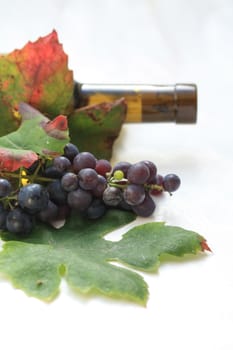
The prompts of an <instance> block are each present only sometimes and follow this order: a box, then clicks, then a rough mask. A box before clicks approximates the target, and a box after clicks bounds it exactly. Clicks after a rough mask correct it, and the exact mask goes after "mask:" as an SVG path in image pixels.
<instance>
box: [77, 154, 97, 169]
mask: <svg viewBox="0 0 233 350" xmlns="http://www.w3.org/2000/svg"><path fill="white" fill-rule="evenodd" d="M95 167H96V159H95V157H94V155H93V154H92V153H90V152H80V153H79V154H77V155H76V156H75V157H74V159H73V169H74V172H75V173H76V174H78V173H79V171H80V170H81V169H84V168H92V169H95Z"/></svg>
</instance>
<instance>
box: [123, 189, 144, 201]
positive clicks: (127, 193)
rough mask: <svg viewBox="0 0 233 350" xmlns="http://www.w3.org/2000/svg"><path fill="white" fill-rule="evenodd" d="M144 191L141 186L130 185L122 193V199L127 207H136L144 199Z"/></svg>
mask: <svg viewBox="0 0 233 350" xmlns="http://www.w3.org/2000/svg"><path fill="white" fill-rule="evenodd" d="M145 195H146V194H145V189H144V186H142V185H136V184H130V185H128V186H127V187H126V188H125V189H124V191H123V197H124V200H125V202H126V203H128V204H129V205H138V204H140V203H142V201H143V200H144V198H145Z"/></svg>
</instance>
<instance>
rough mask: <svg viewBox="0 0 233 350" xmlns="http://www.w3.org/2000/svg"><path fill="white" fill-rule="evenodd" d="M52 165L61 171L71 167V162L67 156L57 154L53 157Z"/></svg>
mask: <svg viewBox="0 0 233 350" xmlns="http://www.w3.org/2000/svg"><path fill="white" fill-rule="evenodd" d="M53 166H54V168H55V169H57V170H59V171H61V172H64V171H68V170H69V169H70V168H71V162H70V161H69V159H68V158H66V157H63V156H59V157H56V158H54V160H53Z"/></svg>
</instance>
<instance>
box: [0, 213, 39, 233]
mask: <svg viewBox="0 0 233 350" xmlns="http://www.w3.org/2000/svg"><path fill="white" fill-rule="evenodd" d="M6 228H7V230H8V231H9V232H11V233H15V234H20V235H23V236H26V235H27V234H28V233H30V232H31V230H32V228H33V220H32V216H31V215H29V214H27V213H25V212H24V211H23V210H22V209H21V208H15V209H12V210H11V211H10V212H9V214H8V215H7V219H6Z"/></svg>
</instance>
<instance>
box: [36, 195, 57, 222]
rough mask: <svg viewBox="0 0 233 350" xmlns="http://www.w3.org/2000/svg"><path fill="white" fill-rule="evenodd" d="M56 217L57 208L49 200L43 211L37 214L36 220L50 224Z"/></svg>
mask: <svg viewBox="0 0 233 350" xmlns="http://www.w3.org/2000/svg"><path fill="white" fill-rule="evenodd" d="M57 216H58V206H57V205H56V204H55V203H53V202H52V201H50V200H49V202H48V205H47V207H46V208H45V209H43V210H41V211H40V212H39V213H38V214H37V218H38V219H39V220H40V221H42V222H50V221H52V220H54V219H55V218H56V217H57Z"/></svg>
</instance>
